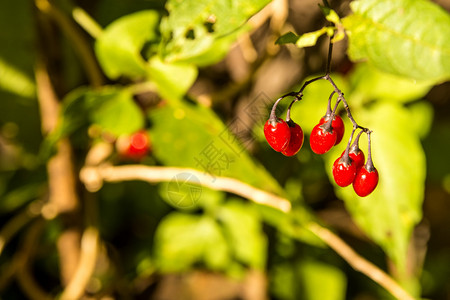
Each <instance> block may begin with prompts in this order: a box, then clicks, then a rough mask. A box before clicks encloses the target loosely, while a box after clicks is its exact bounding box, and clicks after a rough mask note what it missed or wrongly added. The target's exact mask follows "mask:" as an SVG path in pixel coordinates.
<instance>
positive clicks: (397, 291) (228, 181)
mask: <svg viewBox="0 0 450 300" xmlns="http://www.w3.org/2000/svg"><path fill="white" fill-rule="evenodd" d="M181 173H190V174H192V175H194V176H196V177H197V178H198V179H199V182H197V181H193V182H192V183H196V184H201V185H203V186H206V187H209V188H212V189H215V190H220V191H226V192H231V193H234V194H236V195H239V196H241V197H244V198H246V199H249V200H251V201H254V202H256V203H258V204H263V205H267V206H271V207H275V208H277V209H279V210H281V211H283V212H285V213H289V212H290V211H291V205H290V202H289V201H288V200H287V199H285V198H282V197H279V196H277V195H274V194H271V193H268V192H266V191H263V190H259V189H257V188H255V187H252V186H250V185H248V184H246V183H243V182H241V181H239V180H237V179H233V178H228V177H216V179H215V180H214V181H211V179H210V178H209V177H207V175H206V174H204V172H200V171H198V170H194V169H187V168H174V167H150V166H142V165H127V166H117V167H113V166H99V167H95V166H87V167H84V168H83V169H82V170H81V173H80V178H81V180H82V181H83V182H84V184H85V185H86V187H87V188H89V186H90V185H91V181H93V182H94V183H95V185H96V186H97V184H98V182H99V181H107V182H120V181H129V180H142V181H147V182H150V183H157V182H167V181H171V180H173V178H174V177H175V176H177V175H179V174H181ZM191 178H192V176H191ZM306 228H307V229H309V230H310V231H311V232H312V233H314V234H315V235H317V236H318V237H319V238H320V239H321V240H322V241H324V242H325V243H326V244H327V245H328V246H329V247H330V248H332V249H333V250H334V251H336V253H338V254H339V255H340V256H341V257H342V258H343V259H344V260H346V261H347V263H348V264H349V265H350V266H352V267H353V268H354V269H355V270H357V271H359V272H361V273H363V274H365V275H366V276H367V277H369V278H371V279H372V280H373V281H375V282H377V283H378V284H379V285H380V286H382V287H383V288H385V289H386V290H387V291H388V292H389V293H391V294H392V295H394V296H395V297H397V298H398V299H402V300H413V299H414V298H413V297H412V296H411V295H409V294H408V292H407V291H406V290H404V289H403V288H402V287H401V286H400V285H399V284H398V283H397V282H395V280H393V279H392V278H391V277H390V276H389V275H388V274H386V273H385V272H384V271H383V270H381V269H380V268H378V267H377V266H375V265H374V264H372V263H371V262H369V261H367V260H366V259H365V258H363V257H361V256H360V255H359V254H358V253H356V252H355V251H354V250H353V249H352V248H351V247H350V246H349V245H348V244H346V243H345V242H344V241H343V240H342V239H341V238H339V237H338V236H337V235H335V234H334V233H332V232H331V231H330V230H328V229H326V228H324V227H322V226H320V225H319V224H317V223H309V224H307V225H306Z"/></svg>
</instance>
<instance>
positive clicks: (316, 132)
mask: <svg viewBox="0 0 450 300" xmlns="http://www.w3.org/2000/svg"><path fill="white" fill-rule="evenodd" d="M330 123H331V122H329V121H328V122H327V123H325V124H322V125H321V124H317V125H316V126H315V127H314V128H313V130H312V131H311V136H310V138H309V143H310V145H311V150H312V151H313V152H314V153H316V154H324V153H326V152H328V151H329V150H330V149H331V148H332V147H333V146H334V144H335V143H336V138H337V134H336V131H334V130H333V128H331V126H329V124H330Z"/></svg>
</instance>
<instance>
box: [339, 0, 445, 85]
mask: <svg viewBox="0 0 450 300" xmlns="http://www.w3.org/2000/svg"><path fill="white" fill-rule="evenodd" d="M351 8H352V10H353V14H352V15H350V16H349V17H347V18H345V19H344V20H343V24H344V26H345V28H346V30H347V34H348V36H349V51H348V52H349V55H350V57H351V59H352V60H362V59H367V60H368V61H369V62H370V63H371V64H372V65H374V66H375V67H377V68H378V69H380V70H383V71H386V72H389V73H393V74H397V75H401V76H405V77H409V78H412V79H417V80H431V81H434V82H439V81H442V80H445V79H448V78H450V39H448V36H450V16H449V14H448V13H447V12H445V11H444V10H443V9H442V8H440V7H439V6H437V5H436V4H434V3H432V2H431V1H427V0H397V1H391V0H358V1H353V2H352V3H351Z"/></svg>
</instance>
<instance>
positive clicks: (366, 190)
mask: <svg viewBox="0 0 450 300" xmlns="http://www.w3.org/2000/svg"><path fill="white" fill-rule="evenodd" d="M377 184H378V171H377V169H376V168H375V167H374V168H373V170H371V171H368V170H367V165H365V166H363V167H362V168H361V169H360V170H359V171H358V172H357V173H356V177H355V180H354V181H353V189H354V190H355V192H356V194H357V195H358V196H360V197H366V196H367V195H369V194H370V193H372V192H373V190H374V189H375V188H376V187H377Z"/></svg>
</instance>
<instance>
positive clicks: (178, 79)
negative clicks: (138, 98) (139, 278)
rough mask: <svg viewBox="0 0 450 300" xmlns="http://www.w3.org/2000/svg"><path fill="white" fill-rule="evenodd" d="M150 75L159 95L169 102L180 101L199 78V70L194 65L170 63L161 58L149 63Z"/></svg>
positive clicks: (153, 58)
mask: <svg viewBox="0 0 450 300" xmlns="http://www.w3.org/2000/svg"><path fill="white" fill-rule="evenodd" d="M148 73H149V76H150V79H151V80H152V81H153V82H154V83H155V84H156V87H157V89H158V92H159V94H160V95H161V96H162V97H164V98H166V99H169V100H179V99H181V98H182V96H183V95H184V94H185V93H186V92H187V90H188V89H189V88H190V87H191V85H192V84H193V83H194V81H195V79H196V78H197V73H198V72H197V68H196V67H195V66H194V65H192V64H185V63H177V62H173V63H168V62H164V61H162V60H161V59H160V58H159V56H153V57H152V58H151V59H150V61H149V66H148Z"/></svg>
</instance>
